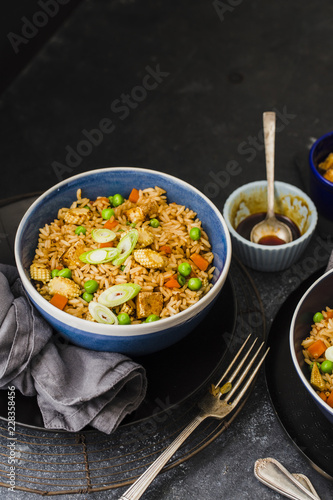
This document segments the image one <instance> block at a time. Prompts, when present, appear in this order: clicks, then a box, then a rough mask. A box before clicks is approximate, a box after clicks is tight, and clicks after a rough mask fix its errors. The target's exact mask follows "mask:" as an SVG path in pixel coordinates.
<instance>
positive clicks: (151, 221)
mask: <svg viewBox="0 0 333 500" xmlns="http://www.w3.org/2000/svg"><path fill="white" fill-rule="evenodd" d="M149 224H150V225H151V227H155V228H156V227H158V226H159V225H160V221H159V220H157V219H150V222H149Z"/></svg>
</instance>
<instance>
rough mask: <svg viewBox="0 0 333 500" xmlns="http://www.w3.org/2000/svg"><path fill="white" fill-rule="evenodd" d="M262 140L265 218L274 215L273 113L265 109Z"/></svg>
mask: <svg viewBox="0 0 333 500" xmlns="http://www.w3.org/2000/svg"><path fill="white" fill-rule="evenodd" d="M263 121H264V141H265V155H266V176H267V218H268V217H273V216H274V154H275V121H276V118H275V113H274V112H273V111H267V112H265V113H264V114H263Z"/></svg>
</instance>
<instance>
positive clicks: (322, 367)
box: [289, 269, 333, 423]
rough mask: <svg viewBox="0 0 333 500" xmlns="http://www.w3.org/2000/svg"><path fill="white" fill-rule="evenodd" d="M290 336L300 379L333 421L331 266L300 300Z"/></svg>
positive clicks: (332, 281) (293, 357)
mask: <svg viewBox="0 0 333 500" xmlns="http://www.w3.org/2000/svg"><path fill="white" fill-rule="evenodd" d="M289 340H290V352H291V357H292V361H293V364H294V367H295V369H296V372H297V374H298V376H299V378H300V380H301V381H302V383H303V384H304V387H305V388H306V390H307V391H308V393H309V394H310V396H311V397H312V398H313V400H314V402H315V403H316V405H317V406H318V407H319V409H320V410H321V411H322V413H323V414H324V415H325V417H326V418H327V419H328V420H329V421H330V422H331V423H333V269H332V270H330V271H327V272H326V273H325V274H323V275H322V276H321V277H320V278H318V279H317V280H316V281H315V282H314V283H313V284H312V285H311V286H310V287H309V289H308V290H307V291H306V292H305V294H304V295H303V297H302V298H301V300H300V301H299V303H298V305H297V308H296V310H295V312H294V314H293V318H292V321H291V325H290V336H289Z"/></svg>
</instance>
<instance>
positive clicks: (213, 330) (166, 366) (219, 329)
mask: <svg viewBox="0 0 333 500" xmlns="http://www.w3.org/2000/svg"><path fill="white" fill-rule="evenodd" d="M221 309H224V310H226V311H228V314H224V315H223V316H222V318H221V315H220V314H219V311H221ZM236 314H237V313H236V301H235V293H234V289H233V286H232V283H231V279H230V278H227V280H226V283H225V285H224V287H223V289H222V292H221V294H220V295H219V297H218V299H217V301H216V303H215V304H214V306H213V308H212V309H211V311H210V313H209V314H208V315H207V316H206V319H204V321H203V322H202V323H200V325H199V326H197V327H196V328H195V330H193V331H192V332H191V333H190V334H189V335H188V336H187V337H185V338H184V339H183V340H181V341H180V342H178V343H177V344H175V345H173V346H171V347H169V348H167V349H164V350H163V351H160V352H157V353H154V354H150V355H147V356H143V357H141V358H136V359H135V360H136V361H137V362H138V363H140V364H142V365H143V366H144V368H145V369H146V372H147V379H148V391H147V395H146V398H145V400H144V401H143V403H142V404H141V405H140V407H139V408H138V409H137V411H136V412H134V413H132V414H131V415H130V416H129V417H127V418H126V419H125V420H124V421H123V424H126V423H134V422H138V421H140V420H142V419H145V418H148V417H151V416H152V415H153V414H154V415H156V414H158V413H160V412H163V411H166V410H167V409H168V408H172V407H174V406H177V405H180V404H181V403H182V402H184V401H185V400H186V399H188V398H190V397H191V396H193V395H194V394H196V393H197V392H198V391H200V390H201V388H202V387H207V385H208V383H209V381H210V380H211V379H212V377H213V374H214V372H215V371H216V370H217V369H218V367H219V366H220V365H221V363H222V362H223V359H224V355H225V353H226V352H227V348H228V345H229V343H230V342H231V340H232V333H233V332H234V328H235V321H236ZM228 332H229V334H227V335H226V333H228ZM180 381H181V383H180ZM7 402H8V401H7V392H6V391H0V419H1V418H4V419H6V417H7V414H8V405H7ZM16 422H17V423H18V424H21V425H25V426H29V427H34V428H38V429H43V430H44V424H43V419H42V415H41V413H40V410H39V406H38V404H37V398H36V397H25V396H23V395H22V394H21V393H20V392H19V391H17V393H16Z"/></svg>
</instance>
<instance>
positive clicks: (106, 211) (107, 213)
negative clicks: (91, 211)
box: [102, 208, 114, 220]
mask: <svg viewBox="0 0 333 500" xmlns="http://www.w3.org/2000/svg"><path fill="white" fill-rule="evenodd" d="M112 216H114V210H112V208H104V210H102V217H103V219H107V220H109V219H110V218H111V217H112Z"/></svg>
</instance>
